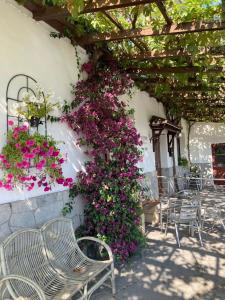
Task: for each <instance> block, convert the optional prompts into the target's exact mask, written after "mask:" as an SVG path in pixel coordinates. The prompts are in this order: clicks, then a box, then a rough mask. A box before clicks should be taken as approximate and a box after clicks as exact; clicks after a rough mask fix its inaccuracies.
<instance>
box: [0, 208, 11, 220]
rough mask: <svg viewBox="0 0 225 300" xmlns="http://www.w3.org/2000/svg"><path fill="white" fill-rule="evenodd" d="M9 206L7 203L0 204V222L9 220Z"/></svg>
mask: <svg viewBox="0 0 225 300" xmlns="http://www.w3.org/2000/svg"><path fill="white" fill-rule="evenodd" d="M11 213H12V211H11V207H10V205H9V204H1V205H0V224H3V223H5V222H7V221H9V219H10V216H11Z"/></svg>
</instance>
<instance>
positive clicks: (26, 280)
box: [0, 274, 46, 300]
mask: <svg viewBox="0 0 225 300" xmlns="http://www.w3.org/2000/svg"><path fill="white" fill-rule="evenodd" d="M9 280H11V281H13V280H15V281H21V282H22V283H25V284H27V285H28V286H29V287H31V288H32V289H33V290H35V292H36V293H37V295H38V297H39V300H46V297H45V294H44V292H43V291H42V289H41V288H40V287H39V286H38V285H37V284H36V283H35V282H33V281H32V280H31V279H29V278H26V277H23V276H20V275H13V274H10V275H6V276H0V290H1V286H2V284H3V283H7V281H9Z"/></svg>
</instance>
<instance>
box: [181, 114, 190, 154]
mask: <svg viewBox="0 0 225 300" xmlns="http://www.w3.org/2000/svg"><path fill="white" fill-rule="evenodd" d="M181 127H182V131H181V134H180V152H181V156H183V157H186V158H188V150H187V144H188V123H187V121H186V120H185V119H181Z"/></svg>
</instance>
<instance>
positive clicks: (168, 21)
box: [156, 0, 173, 25]
mask: <svg viewBox="0 0 225 300" xmlns="http://www.w3.org/2000/svg"><path fill="white" fill-rule="evenodd" d="M156 5H157V6H158V9H159V10H160V12H161V14H162V15H163V17H164V19H165V21H166V23H167V24H168V25H171V24H172V23H173V21H172V19H171V18H170V17H169V16H168V14H167V11H166V8H165V5H164V3H163V1H161V0H157V1H156Z"/></svg>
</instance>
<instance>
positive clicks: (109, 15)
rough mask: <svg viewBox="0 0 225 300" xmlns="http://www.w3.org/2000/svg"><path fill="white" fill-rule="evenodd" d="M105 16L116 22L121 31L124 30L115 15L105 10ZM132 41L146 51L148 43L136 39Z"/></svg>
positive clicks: (142, 50) (113, 22)
mask: <svg viewBox="0 0 225 300" xmlns="http://www.w3.org/2000/svg"><path fill="white" fill-rule="evenodd" d="M103 14H104V16H105V17H106V18H107V19H108V20H109V21H110V22H111V23H112V24H114V25H115V26H116V27H117V28H118V29H119V30H120V31H123V30H124V28H123V26H122V25H121V24H120V23H119V22H118V21H117V20H116V18H115V17H113V16H112V15H111V14H110V13H109V12H106V11H104V12H103ZM130 40H131V41H132V43H133V44H134V45H135V46H136V47H137V48H138V49H139V50H140V51H141V52H144V51H146V45H145V44H144V43H143V42H142V41H136V40H135V39H130Z"/></svg>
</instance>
